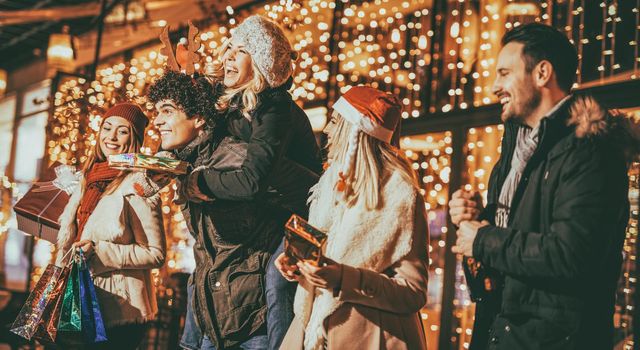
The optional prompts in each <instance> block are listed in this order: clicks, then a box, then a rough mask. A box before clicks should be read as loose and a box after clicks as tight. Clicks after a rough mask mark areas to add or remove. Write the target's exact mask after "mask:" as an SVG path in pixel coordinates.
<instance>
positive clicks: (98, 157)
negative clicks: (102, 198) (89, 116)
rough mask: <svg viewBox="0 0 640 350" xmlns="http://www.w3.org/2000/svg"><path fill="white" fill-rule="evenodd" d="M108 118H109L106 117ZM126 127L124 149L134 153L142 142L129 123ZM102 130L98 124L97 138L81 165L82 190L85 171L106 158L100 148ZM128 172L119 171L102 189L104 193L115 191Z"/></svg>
mask: <svg viewBox="0 0 640 350" xmlns="http://www.w3.org/2000/svg"><path fill="white" fill-rule="evenodd" d="M107 119H109V118H107ZM107 119H105V120H103V121H102V123H103V124H104V122H105V121H106V120H107ZM127 128H128V129H129V144H128V145H127V149H126V150H125V153H136V152H138V150H139V149H140V147H141V146H142V144H141V143H140V142H139V141H138V138H137V137H136V136H135V133H134V132H133V128H132V127H131V123H129V125H127ZM101 132H102V124H100V131H99V132H98V140H97V142H96V143H95V145H93V148H91V151H90V152H89V157H88V158H87V161H86V162H85V163H84V165H83V166H82V174H83V175H84V176H83V178H82V184H81V187H82V189H83V191H84V190H86V185H87V183H86V175H87V172H89V170H91V168H92V167H93V165H94V164H95V163H97V162H104V161H106V160H107V157H106V156H105V155H104V153H103V152H102V149H101V148H100V133H101ZM128 173H129V172H128V171H121V172H120V173H119V174H118V176H116V178H115V179H113V181H111V183H110V184H109V185H108V186H107V188H106V189H105V191H104V194H111V193H113V191H115V189H116V188H118V186H120V184H122V181H124V178H125V177H126V176H127V174H128Z"/></svg>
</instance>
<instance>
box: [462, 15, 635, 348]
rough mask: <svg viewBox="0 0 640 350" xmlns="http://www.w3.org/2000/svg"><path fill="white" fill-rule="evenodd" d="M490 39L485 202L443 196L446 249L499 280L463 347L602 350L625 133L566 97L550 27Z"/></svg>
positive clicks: (624, 181) (567, 74)
mask: <svg viewBox="0 0 640 350" xmlns="http://www.w3.org/2000/svg"><path fill="white" fill-rule="evenodd" d="M502 44H503V48H502V50H501V52H500V55H499V57H498V62H497V73H498V74H497V78H496V81H495V84H494V87H493V90H494V93H495V94H496V95H497V96H498V97H499V99H500V103H501V104H502V108H503V109H502V116H501V117H502V120H503V121H504V123H505V133H504V137H503V140H502V153H501V157H500V159H499V160H498V163H497V164H496V165H495V167H494V169H493V171H492V173H491V177H490V180H489V192H488V198H487V206H486V208H482V204H481V202H480V201H478V200H477V197H476V196H474V195H473V194H472V193H469V192H465V191H458V192H456V193H455V194H454V195H453V197H452V200H451V201H450V214H451V217H452V221H453V222H454V224H456V225H458V226H459V230H458V232H457V235H458V238H457V242H456V246H454V247H453V251H454V252H455V253H460V254H464V255H466V256H469V257H473V258H475V259H476V261H478V262H480V263H481V264H482V265H483V266H484V267H485V268H486V269H488V270H491V271H497V273H499V274H500V275H501V279H498V280H501V285H500V286H498V290H497V293H494V294H498V296H497V297H495V298H488V299H487V300H486V302H485V300H483V301H480V302H479V303H478V307H477V314H476V324H475V326H474V328H475V329H474V335H473V339H472V344H471V348H472V349H611V348H612V341H613V312H614V298H615V289H616V283H617V280H618V277H619V274H620V268H621V259H622V251H621V249H622V244H623V240H624V231H625V227H626V225H627V221H628V215H629V202H628V193H627V191H628V178H627V163H626V160H625V152H624V149H623V146H622V142H619V141H621V140H623V139H624V137H625V135H628V134H625V132H624V130H622V129H621V128H619V127H618V125H619V124H622V123H619V120H618V119H620V118H617V117H616V118H614V117H612V116H610V115H609V114H607V113H606V111H605V110H604V109H603V108H601V107H600V106H599V105H598V104H597V103H596V102H595V101H593V100H592V99H590V98H584V97H577V96H573V95H571V94H570V93H569V92H570V90H571V87H572V85H573V82H574V78H575V71H576V67H577V55H576V51H575V49H574V47H573V46H572V45H571V43H570V42H569V40H568V39H567V38H566V37H565V36H564V35H563V34H562V33H560V32H559V31H557V30H556V29H554V28H552V27H549V26H546V25H542V24H537V23H535V24H528V25H523V26H519V27H517V28H515V29H513V30H512V31H510V32H508V33H507V34H506V35H505V36H504V38H503V40H502ZM494 303H495V305H496V307H493V305H491V304H494Z"/></svg>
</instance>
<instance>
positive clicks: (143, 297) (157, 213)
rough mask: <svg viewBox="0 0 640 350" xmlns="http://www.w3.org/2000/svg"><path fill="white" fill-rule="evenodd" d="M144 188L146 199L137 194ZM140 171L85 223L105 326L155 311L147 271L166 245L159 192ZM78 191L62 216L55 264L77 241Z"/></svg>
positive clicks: (103, 200)
mask: <svg viewBox="0 0 640 350" xmlns="http://www.w3.org/2000/svg"><path fill="white" fill-rule="evenodd" d="M136 183H137V184H139V185H142V187H138V188H139V189H140V188H144V192H145V193H146V194H147V193H155V194H152V195H150V196H148V197H145V196H140V195H138V194H136V190H135V189H134V184H136ZM151 184H152V183H151V182H150V181H149V180H148V179H147V178H146V177H145V176H144V175H143V174H142V173H131V174H129V175H127V176H126V177H125V178H124V180H123V182H122V183H121V184H120V185H119V186H118V187H117V188H116V190H115V191H114V192H113V193H111V194H107V195H104V196H103V197H102V198H101V199H100V201H99V202H98V204H97V206H96V208H95V210H94V211H93V213H92V214H91V215H90V216H89V219H87V222H86V224H85V228H84V231H83V232H82V237H81V238H80V239H87V240H91V241H93V242H94V243H95V254H94V255H93V256H92V257H91V258H90V259H89V261H88V264H89V268H90V271H91V273H92V276H93V281H94V284H95V286H96V293H97V295H98V300H99V302H100V309H101V311H102V317H103V318H104V322H105V326H106V327H107V328H109V327H113V326H117V325H123V324H130V323H142V322H147V321H150V320H153V319H155V317H156V314H157V312H158V305H157V302H156V295H155V287H154V283H153V278H152V275H151V269H154V268H159V267H161V266H162V265H163V264H164V260H165V256H166V241H165V234H164V226H163V222H162V212H161V200H160V195H159V193H157V188H151V187H152V186H153V185H151ZM82 195H83V190H82V189H77V190H76V191H75V192H74V193H73V194H72V195H71V198H70V200H69V203H68V204H67V206H66V207H65V209H64V211H63V213H62V215H61V216H60V219H59V221H60V231H59V233H58V241H57V244H56V245H57V247H58V253H57V256H56V264H57V265H59V266H60V265H61V264H62V257H63V255H64V254H65V253H66V252H67V251H68V250H69V249H70V248H71V246H72V244H73V242H75V241H76V239H75V238H76V232H77V225H76V212H77V210H78V206H79V205H80V200H81V199H82Z"/></svg>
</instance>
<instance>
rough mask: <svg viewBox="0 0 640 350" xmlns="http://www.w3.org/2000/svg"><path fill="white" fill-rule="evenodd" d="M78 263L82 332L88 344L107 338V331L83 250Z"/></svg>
mask: <svg viewBox="0 0 640 350" xmlns="http://www.w3.org/2000/svg"><path fill="white" fill-rule="evenodd" d="M80 257H81V259H80V263H79V264H78V273H79V275H78V279H79V282H80V283H79V286H80V310H81V314H82V322H81V323H82V334H83V337H84V340H85V341H86V343H87V344H93V343H99V342H103V341H106V340H107V333H106V331H105V328H104V322H103V321H102V313H101V312H100V305H99V304H98V297H97V295H96V289H95V287H94V285H93V279H92V278H91V274H90V273H89V269H88V268H87V264H86V262H85V260H84V256H83V254H82V251H80Z"/></svg>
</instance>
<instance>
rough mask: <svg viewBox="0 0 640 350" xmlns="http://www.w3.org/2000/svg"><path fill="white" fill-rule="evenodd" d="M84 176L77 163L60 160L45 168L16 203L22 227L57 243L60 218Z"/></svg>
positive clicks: (29, 232)
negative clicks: (63, 162) (67, 163)
mask: <svg viewBox="0 0 640 350" xmlns="http://www.w3.org/2000/svg"><path fill="white" fill-rule="evenodd" d="M80 177H81V173H80V172H78V171H76V169H75V167H73V166H70V165H61V164H60V163H55V164H54V165H53V166H52V167H51V168H49V169H48V170H47V171H45V173H44V174H43V175H42V176H41V177H40V179H39V182H36V183H34V184H33V187H32V188H31V189H30V190H29V191H28V192H27V193H26V194H25V195H24V196H23V197H22V198H21V199H20V200H19V201H18V202H17V203H16V204H15V206H14V207H13V210H14V211H15V212H16V219H17V221H18V229H19V230H20V231H23V232H25V233H28V234H30V235H32V236H37V237H40V238H44V239H46V240H47V241H49V242H52V243H55V242H56V240H57V237H58V230H59V229H60V224H58V218H60V215H61V214H62V211H63V210H64V207H65V206H66V205H67V203H68V202H69V197H70V196H71V194H72V193H73V191H74V190H75V189H76V188H77V186H78V185H79V184H80Z"/></svg>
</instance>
